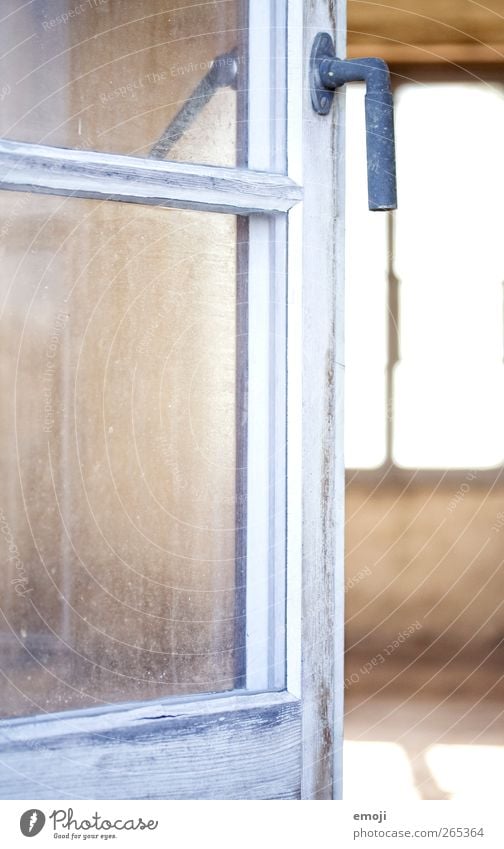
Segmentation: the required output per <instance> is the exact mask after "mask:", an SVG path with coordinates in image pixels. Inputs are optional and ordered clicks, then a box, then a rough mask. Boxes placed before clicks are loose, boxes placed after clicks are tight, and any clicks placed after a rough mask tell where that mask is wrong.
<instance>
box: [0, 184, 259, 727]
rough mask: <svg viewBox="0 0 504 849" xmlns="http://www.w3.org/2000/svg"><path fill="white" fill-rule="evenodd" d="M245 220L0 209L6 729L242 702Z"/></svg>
mask: <svg viewBox="0 0 504 849" xmlns="http://www.w3.org/2000/svg"><path fill="white" fill-rule="evenodd" d="M238 221H239V219H236V218H235V217H234V216H228V215H215V214H211V213H203V212H195V211H179V210H160V209H157V208H151V207H142V206H136V205H132V204H120V203H100V202H96V201H92V200H82V199H72V198H70V199H68V198H66V199H65V198H58V197H49V196H32V195H28V194H26V195H24V194H19V195H18V194H16V193H10V192H3V193H0V252H1V261H2V277H1V290H0V304H1V317H0V349H1V350H0V391H1V398H2V403H1V406H0V475H1V480H2V491H1V499H0V560H1V575H2V595H1V610H2V618H1V621H0V668H1V671H2V675H3V679H4V680H3V684H2V689H1V696H0V713H1V714H2V715H3V716H6V715H16V714H30V713H39V712H41V711H53V710H63V709H67V708H71V707H83V706H89V705H100V704H102V703H106V702H109V701H110V702H114V701H115V702H117V701H121V702H124V701H128V700H133V699H148V698H153V699H154V698H157V697H161V696H166V695H182V694H186V693H195V692H202V691H206V692H210V691H224V690H229V689H231V688H233V687H234V686H235V683H236V675H237V670H238V667H239V664H240V662H241V661H240V657H239V654H240V653H239V643H240V639H239V634H240V633H241V627H242V624H243V620H242V619H241V618H240V612H239V611H238V603H239V602H238V596H237V593H236V592H235V590H236V584H237V580H236V574H237V556H236V551H237V537H238V531H237V523H236V514H237V504H238V501H239V499H238V491H239V486H240V483H239V480H240V475H239V471H237V459H236V458H237V426H236V420H237V412H238V403H237V397H239V389H238V388H237V387H238V386H239V382H240V381H239V377H238V369H239V364H238V362H237V360H238V357H237V291H238V288H237V287H238V286H239V285H240V284H239V280H240V272H239V270H238V266H237V255H238V252H237V225H238ZM241 226H242V225H241V224H240V227H241ZM237 281H238V283H237ZM237 393H238V395H237ZM242 417H243V416H242Z"/></svg>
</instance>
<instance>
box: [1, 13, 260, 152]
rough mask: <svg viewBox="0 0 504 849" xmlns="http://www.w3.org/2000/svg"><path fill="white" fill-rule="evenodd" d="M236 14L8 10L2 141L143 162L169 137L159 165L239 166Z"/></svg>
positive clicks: (241, 53) (242, 56) (240, 71)
mask: <svg viewBox="0 0 504 849" xmlns="http://www.w3.org/2000/svg"><path fill="white" fill-rule="evenodd" d="M242 6H243V3H242V1H241V0H218V2H211V3H196V2H194V0H149V3H138V2H135V0H36V2H31V3H25V2H22V0H4V2H2V4H1V9H0V81H1V85H0V99H1V109H0V135H1V136H3V137H6V138H9V139H17V140H20V141H29V142H38V143H41V144H48V145H56V146H61V147H74V148H83V149H89V150H99V151H107V152H113V153H123V154H132V155H138V156H149V155H150V153H151V151H152V149H153V147H154V146H155V145H156V143H157V142H158V141H159V139H161V138H162V137H163V136H164V135H165V131H166V129H167V128H168V127H171V129H170V132H169V134H168V136H169V138H168V139H167V140H165V142H164V143H163V145H162V149H160V148H157V153H156V155H157V156H158V157H159V158H169V159H173V160H186V161H192V162H205V163H212V164H215V165H235V164H237V163H240V162H241V161H244V156H245V152H244V150H243V149H242V144H241V131H242V130H243V128H244V123H243V121H242V120H240V116H241V115H243V110H244V82H243V80H244V74H245V67H246V53H245V50H246V45H245V40H246V39H245V32H246V30H245V24H244V13H243V11H242ZM184 104H187V108H186V110H185V112H184V115H183V116H182V117H181V118H180V119H179V120H178V121H177V122H176V123H175V124H174V123H173V122H174V119H175V117H176V116H177V114H178V113H179V112H180V110H181V108H182V107H183V105H184ZM177 139H178V140H177Z"/></svg>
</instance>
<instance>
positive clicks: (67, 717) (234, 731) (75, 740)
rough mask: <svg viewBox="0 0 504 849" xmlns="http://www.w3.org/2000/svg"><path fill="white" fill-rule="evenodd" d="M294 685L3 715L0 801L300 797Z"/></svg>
mask: <svg viewBox="0 0 504 849" xmlns="http://www.w3.org/2000/svg"><path fill="white" fill-rule="evenodd" d="M300 723H301V717H300V703H299V701H298V700H297V699H294V698H293V697H292V696H290V695H289V694H288V693H285V692H282V693H266V694H259V695H235V696H223V697H215V698H211V699H204V700H202V699H196V700H192V701H191V702H173V701H172V702H164V703H162V702H155V703H144V704H143V705H142V706H140V707H139V706H134V707H126V708H121V707H118V708H112V709H110V708H109V709H108V710H107V709H99V710H91V711H72V712H68V713H62V714H52V715H48V716H42V717H41V716H37V717H29V718H25V719H15V720H6V721H4V722H2V723H0V741H1V751H0V798H2V799H79V798H83V799H297V798H299V796H300V786H301V775H300V773H301V737H300Z"/></svg>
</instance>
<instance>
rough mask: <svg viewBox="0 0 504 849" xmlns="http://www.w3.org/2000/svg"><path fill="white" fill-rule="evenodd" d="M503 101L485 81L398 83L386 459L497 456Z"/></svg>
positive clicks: (466, 461)
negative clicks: (394, 299) (391, 406)
mask: <svg viewBox="0 0 504 849" xmlns="http://www.w3.org/2000/svg"><path fill="white" fill-rule="evenodd" d="M503 105H504V104H503V90H502V87H500V86H499V87H497V86H494V85H491V84H489V83H451V84H439V83H438V84H432V85H424V86H420V85H415V86H413V85H407V86H402V87H401V89H400V96H399V98H398V108H397V150H398V163H397V164H398V182H399V185H400V187H401V198H400V207H399V209H398V212H397V218H396V221H397V229H396V233H397V238H396V270H397V273H398V276H399V279H400V281H401V286H400V316H399V326H400V333H401V335H400V357H401V362H400V364H399V365H398V367H397V368H396V373H395V397H396V404H395V419H396V427H395V434H394V457H395V460H396V461H397V463H399V464H401V465H404V466H414V467H441V468H449V467H457V466H459V467H474V466H476V467H485V466H493V465H497V464H500V463H502V461H503V460H504V442H503V433H504V393H503V391H502V390H503V380H504V370H503V367H502V354H503V346H502V337H503V325H502V315H503V313H502V281H503V280H504V260H503V255H502V234H501V231H502V196H503V193H504V174H503V171H502V143H501V140H502V138H503V135H504V108H503ZM467 116H470V120H468V117H467ZM433 128H435V131H434V132H433Z"/></svg>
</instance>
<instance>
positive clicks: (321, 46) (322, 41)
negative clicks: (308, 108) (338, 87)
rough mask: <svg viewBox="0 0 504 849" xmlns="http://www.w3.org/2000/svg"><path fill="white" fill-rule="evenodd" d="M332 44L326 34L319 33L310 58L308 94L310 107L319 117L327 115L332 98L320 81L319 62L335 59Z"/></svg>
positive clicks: (331, 93)
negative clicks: (309, 95) (310, 102)
mask: <svg viewBox="0 0 504 849" xmlns="http://www.w3.org/2000/svg"><path fill="white" fill-rule="evenodd" d="M335 58H336V51H335V49H334V42H333V40H332V38H331V36H330V35H329V33H328V32H319V33H318V35H316V37H315V40H314V42H313V47H312V51H311V56H310V94H311V101H312V106H313V108H314V110H315V112H317V113H318V114H319V115H328V114H329V112H330V111H331V106H332V102H333V97H334V91H331V90H330V89H327V88H325V87H324V84H323V83H322V81H321V79H320V72H319V68H320V60H321V59H335Z"/></svg>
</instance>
